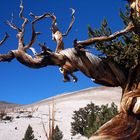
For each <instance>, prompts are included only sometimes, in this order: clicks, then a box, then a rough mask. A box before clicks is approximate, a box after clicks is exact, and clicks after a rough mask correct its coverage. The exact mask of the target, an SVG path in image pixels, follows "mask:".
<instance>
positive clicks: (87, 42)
mask: <svg viewBox="0 0 140 140" xmlns="http://www.w3.org/2000/svg"><path fill="white" fill-rule="evenodd" d="M133 29H134V25H133V23H129V24H128V26H127V27H126V28H125V29H123V30H121V31H117V32H115V33H114V34H112V35H109V36H101V37H94V38H90V39H88V40H84V41H77V42H76V45H77V46H80V47H81V46H82V47H84V46H89V45H92V44H94V43H96V42H102V41H110V40H113V39H115V38H117V37H119V36H121V35H123V34H126V33H128V32H130V31H132V30H133Z"/></svg>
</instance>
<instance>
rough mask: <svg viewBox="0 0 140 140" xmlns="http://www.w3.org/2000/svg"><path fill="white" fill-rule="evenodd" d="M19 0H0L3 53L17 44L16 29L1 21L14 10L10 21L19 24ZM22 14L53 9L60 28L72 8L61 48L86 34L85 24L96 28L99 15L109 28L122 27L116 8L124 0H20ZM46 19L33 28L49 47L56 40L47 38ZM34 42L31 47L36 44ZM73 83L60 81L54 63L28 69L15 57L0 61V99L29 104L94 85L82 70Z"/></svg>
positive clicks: (0, 49)
mask: <svg viewBox="0 0 140 140" xmlns="http://www.w3.org/2000/svg"><path fill="white" fill-rule="evenodd" d="M19 4H20V0H1V4H0V11H1V14H0V38H1V39H2V37H3V35H4V32H8V33H9V34H10V38H9V39H8V40H7V41H6V43H5V44H4V45H3V46H0V53H7V52H8V50H12V49H16V48H17V39H16V37H15V35H16V31H13V30H12V29H11V28H9V27H8V26H7V25H5V24H4V22H5V21H6V20H10V19H11V13H13V14H14V23H15V24H17V25H18V26H20V24H21V20H20V19H19V17H18V13H19ZM23 4H24V7H25V12H24V13H25V16H26V17H28V18H29V19H30V20H31V18H30V17H29V16H28V14H29V12H30V11H32V12H33V13H35V14H36V15H41V14H43V13H44V12H53V13H54V14H55V15H56V16H57V23H58V26H59V28H60V30H61V31H63V32H64V31H66V29H67V27H68V25H69V22H70V20H71V17H70V14H71V11H70V10H69V8H74V9H75V10H76V14H75V17H76V20H75V23H74V26H73V28H72V30H71V32H70V34H69V35H68V37H66V38H65V39H64V43H65V48H70V47H73V46H72V43H73V40H74V39H75V38H77V39H78V40H84V39H87V38H88V35H87V26H88V25H91V26H92V27H94V28H98V27H99V26H100V24H101V21H102V20H103V18H106V19H107V20H108V22H109V25H110V26H111V27H112V30H113V31H117V30H119V29H121V28H123V24H122V21H121V19H120V17H119V10H120V9H124V7H125V4H126V2H125V1H123V0H106V1H105V0H23ZM50 24H51V22H50V20H49V19H46V20H43V21H41V22H39V23H38V25H37V28H36V29H37V31H41V32H42V35H40V36H39V37H38V39H37V41H36V42H37V43H38V42H46V43H47V45H48V46H49V47H50V48H51V49H53V50H54V49H55V46H56V44H55V43H54V42H53V41H52V40H51V31H50ZM26 29H27V30H26V35H25V42H28V41H29V39H30V35H31V32H30V31H31V30H30V25H29V26H28V27H27V28H26ZM37 43H36V44H35V45H34V47H35V48H39V47H38V45H37ZM76 76H77V77H78V79H79V80H78V82H77V83H72V82H70V83H63V81H62V80H63V76H62V75H61V74H60V72H59V70H58V68H57V67H49V66H48V67H46V68H42V69H37V70H35V69H30V68H28V67H25V66H24V65H21V64H20V63H19V62H17V61H16V60H14V61H12V62H11V63H0V100H4V101H8V102H14V103H20V104H29V103H33V102H36V101H39V100H42V99H44V98H47V97H51V96H54V95H56V94H60V93H64V92H71V91H75V90H81V89H84V88H88V87H94V86H98V85H96V84H94V83H93V82H91V80H90V79H88V78H87V77H85V76H84V75H83V74H82V73H80V72H77V73H76Z"/></svg>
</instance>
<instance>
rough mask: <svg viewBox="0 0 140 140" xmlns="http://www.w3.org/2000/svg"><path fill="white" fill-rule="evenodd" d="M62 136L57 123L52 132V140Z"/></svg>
mask: <svg viewBox="0 0 140 140" xmlns="http://www.w3.org/2000/svg"><path fill="white" fill-rule="evenodd" d="M62 138H63V133H62V132H61V130H60V129H59V127H58V125H56V127H55V129H54V134H53V136H52V140H62Z"/></svg>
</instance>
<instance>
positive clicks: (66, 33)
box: [62, 8, 75, 37]
mask: <svg viewBox="0 0 140 140" xmlns="http://www.w3.org/2000/svg"><path fill="white" fill-rule="evenodd" d="M70 9H71V10H72V20H71V22H70V25H69V27H68V29H67V31H66V32H65V33H64V34H62V36H63V37H64V36H67V35H68V34H69V32H70V30H71V28H72V25H73V23H74V21H75V17H74V13H75V10H74V9H73V8H70Z"/></svg>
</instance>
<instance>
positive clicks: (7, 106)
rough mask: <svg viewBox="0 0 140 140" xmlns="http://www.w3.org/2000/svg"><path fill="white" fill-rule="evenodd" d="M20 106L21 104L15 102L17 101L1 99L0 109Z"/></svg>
mask: <svg viewBox="0 0 140 140" xmlns="http://www.w3.org/2000/svg"><path fill="white" fill-rule="evenodd" d="M19 106H21V105H19V104H15V103H9V102H5V101H0V111H1V110H4V109H10V108H15V107H19Z"/></svg>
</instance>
